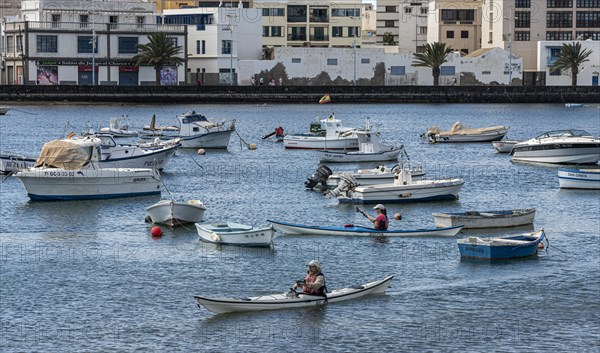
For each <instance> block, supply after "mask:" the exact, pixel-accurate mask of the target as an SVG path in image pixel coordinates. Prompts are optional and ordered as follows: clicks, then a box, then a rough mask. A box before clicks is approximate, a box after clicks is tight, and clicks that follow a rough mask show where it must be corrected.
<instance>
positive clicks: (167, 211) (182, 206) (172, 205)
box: [146, 200, 206, 227]
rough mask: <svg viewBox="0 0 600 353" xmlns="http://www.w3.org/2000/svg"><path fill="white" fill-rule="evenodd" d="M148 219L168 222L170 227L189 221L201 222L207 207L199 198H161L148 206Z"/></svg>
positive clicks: (151, 221) (156, 221)
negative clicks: (185, 199) (183, 199)
mask: <svg viewBox="0 0 600 353" xmlns="http://www.w3.org/2000/svg"><path fill="white" fill-rule="evenodd" d="M146 211H147V212H148V216H147V217H148V221H149V222H150V223H155V224H166V225H168V226H170V227H175V226H178V225H185V224H189V223H200V222H202V217H204V211H206V207H204V204H202V202H201V201H198V200H187V201H182V202H178V201H173V200H160V201H159V202H157V203H155V204H154V205H152V206H149V207H147V208H146Z"/></svg>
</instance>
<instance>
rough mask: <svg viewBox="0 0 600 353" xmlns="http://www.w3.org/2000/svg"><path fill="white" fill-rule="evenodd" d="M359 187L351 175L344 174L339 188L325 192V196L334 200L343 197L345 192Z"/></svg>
mask: <svg viewBox="0 0 600 353" xmlns="http://www.w3.org/2000/svg"><path fill="white" fill-rule="evenodd" d="M357 185H358V183H357V182H356V179H354V178H353V177H352V175H350V174H343V175H341V176H340V182H339V183H338V186H337V187H336V188H335V189H333V190H327V191H325V196H326V197H327V198H334V197H338V196H339V195H341V194H342V193H343V192H346V191H348V190H350V189H352V188H355V187H356V186H357Z"/></svg>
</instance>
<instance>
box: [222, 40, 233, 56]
mask: <svg viewBox="0 0 600 353" xmlns="http://www.w3.org/2000/svg"><path fill="white" fill-rule="evenodd" d="M221 54H231V41H230V40H222V41H221Z"/></svg>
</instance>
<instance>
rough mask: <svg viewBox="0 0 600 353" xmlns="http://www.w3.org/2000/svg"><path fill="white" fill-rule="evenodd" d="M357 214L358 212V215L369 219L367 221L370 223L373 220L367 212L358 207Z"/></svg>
mask: <svg viewBox="0 0 600 353" xmlns="http://www.w3.org/2000/svg"><path fill="white" fill-rule="evenodd" d="M356 212H358V213H360V214H362V215H363V216H365V217H367V219H368V220H369V221H370V220H371V218H369V215H368V214H367V213H366V212H365V211H363V210H361V209H360V208H358V206H356Z"/></svg>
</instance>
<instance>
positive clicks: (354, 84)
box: [350, 16, 362, 86]
mask: <svg viewBox="0 0 600 353" xmlns="http://www.w3.org/2000/svg"><path fill="white" fill-rule="evenodd" d="M361 18H362V17H355V16H350V19H351V20H360V19H361ZM357 28H359V27H357V26H354V40H353V41H352V48H353V49H354V76H353V79H352V85H353V86H356V39H357V38H358V35H357V32H358V30H357Z"/></svg>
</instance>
